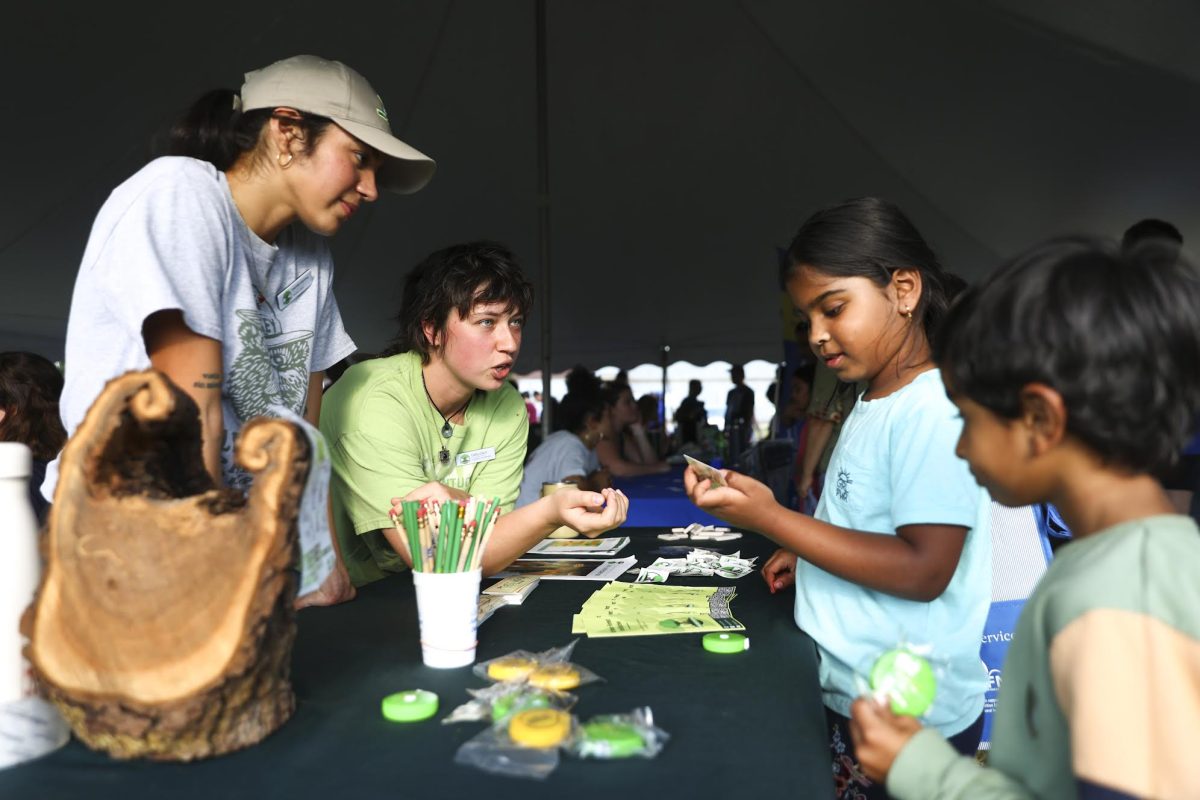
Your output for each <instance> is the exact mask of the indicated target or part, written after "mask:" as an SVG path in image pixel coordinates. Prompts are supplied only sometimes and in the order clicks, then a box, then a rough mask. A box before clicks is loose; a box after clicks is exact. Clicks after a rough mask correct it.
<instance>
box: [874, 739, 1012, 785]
mask: <svg viewBox="0 0 1200 800" xmlns="http://www.w3.org/2000/svg"><path fill="white" fill-rule="evenodd" d="M887 790H888V793H889V794H891V796H892V797H894V798H896V800H931V798H938V800H943V799H944V800H1019V799H1020V798H1028V800H1033V795H1032V794H1030V793H1029V791H1028V789H1026V788H1025V786H1024V785H1022V784H1021V783H1019V782H1017V781H1015V780H1013V779H1012V778H1010V777H1009V776H1008V775H1005V774H1004V773H1003V772H1000V771H999V770H996V769H988V768H986V767H982V766H980V764H979V762H977V761H976V760H975V759H973V758H971V757H969V756H963V755H959V754H958V751H956V750H955V749H954V748H953V747H951V746H950V743H949V742H947V741H946V740H945V739H943V738H942V736H941V734H939V733H938V732H937V731H935V730H933V729H931V728H925V729H924V730H922V731H921V732H919V733H918V734H917V735H916V736H914V737H913V738H912V739H910V740H909V741H908V744H906V745H905V746H904V748H903V749H902V750H901V751H900V752H899V753H898V754H897V755H896V760H895V761H893V762H892V769H891V771H889V772H888V776H887Z"/></svg>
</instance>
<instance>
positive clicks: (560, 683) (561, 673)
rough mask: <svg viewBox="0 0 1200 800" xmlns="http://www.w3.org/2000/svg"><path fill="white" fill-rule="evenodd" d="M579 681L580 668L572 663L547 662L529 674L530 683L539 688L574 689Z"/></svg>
mask: <svg viewBox="0 0 1200 800" xmlns="http://www.w3.org/2000/svg"><path fill="white" fill-rule="evenodd" d="M579 681H580V675H579V670H577V669H575V668H574V667H572V666H571V665H570V664H547V665H545V666H544V667H538V668H537V669H535V670H534V671H533V672H531V673H530V674H529V683H530V685H532V686H536V687H538V688H539V689H558V690H560V691H561V690H563V689H574V688H575V687H576V686H578V685H579Z"/></svg>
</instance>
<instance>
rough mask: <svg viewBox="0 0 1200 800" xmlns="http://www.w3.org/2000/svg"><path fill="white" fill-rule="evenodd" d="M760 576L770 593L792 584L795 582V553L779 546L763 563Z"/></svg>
mask: <svg viewBox="0 0 1200 800" xmlns="http://www.w3.org/2000/svg"><path fill="white" fill-rule="evenodd" d="M762 576H763V580H765V581H766V582H767V588H768V589H770V590H771V594H775V593H776V592H779V591H782V590H784V589H786V588H788V587H789V586H792V585H793V584H795V583H796V554H795V553H792V552H790V551H788V550H784V549H783V548H782V547H781V548H779V549H778V550H776V551H775V552H774V553H772V554H771V557H770V558H768V559H767V563H765V564H763V568H762Z"/></svg>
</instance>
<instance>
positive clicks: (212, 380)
mask: <svg viewBox="0 0 1200 800" xmlns="http://www.w3.org/2000/svg"><path fill="white" fill-rule="evenodd" d="M201 377H203V378H204V380H202V381H193V382H192V388H194V389H220V388H221V373H219V372H205V373H204V374H203V375H202V376H201Z"/></svg>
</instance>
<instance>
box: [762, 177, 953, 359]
mask: <svg viewBox="0 0 1200 800" xmlns="http://www.w3.org/2000/svg"><path fill="white" fill-rule="evenodd" d="M801 267H810V268H812V269H814V270H816V271H817V272H820V273H822V274H824V275H831V276H835V277H841V278H851V277H858V278H869V279H870V280H871V281H873V282H874V283H875V284H876V285H877V286H880V287H883V286H887V285H888V284H889V283H890V282H891V280H892V273H893V272H895V271H896V270H898V269H914V270H916V271H917V272H919V273H920V274H921V299H920V300H918V301H917V306H916V308H914V309H913V312H912V313H913V318H914V319H916V320H919V321H920V322H921V323H922V325H923V327H924V330H925V333H926V336H928V337H932V336H933V333H934V332H935V331H936V330H937V326H938V324H939V323H940V322H941V320H942V317H943V316H945V313H946V308H947V307H948V306H949V304H950V303H949V300H948V293H947V279H946V272H945V270H943V269H942V265H941V262H940V261H938V257H937V255H936V254H935V253H934V252H933V248H932V247H930V246H929V244H928V243H927V242H926V241H925V239H923V238H922V237H921V234H920V232H919V231H917V228H916V226H915V225H913V224H912V222H911V221H910V220H909V219H908V217H906V216H905V215H904V212H903V211H901V210H900V208H899V207H898V206H896V205H895V204H894V203H889V202H888V201H887V200H882V199H880V198H878V197H858V198H854V199H852V200H846V201H844V202H842V203H838V204H837V205H834V206H830V207H829V208H825V209H822V210H821V211H818V212H816V213H815V214H813V215H812V216H811V217H809V218H808V219H807V220H805V221H804V223H803V224H802V225H801V226H800V229H799V230H798V231H797V232H796V235H795V237H794V238H793V239H792V243H791V246H789V247H788V259H787V261H786V262H785V264H784V266H783V275H782V276H781V278H782V282H783V283H784V284H786V283H787V281H788V280H789V279H790V278H791V277H792V275H793V274H795V271H796V270H798V269H799V268H801Z"/></svg>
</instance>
